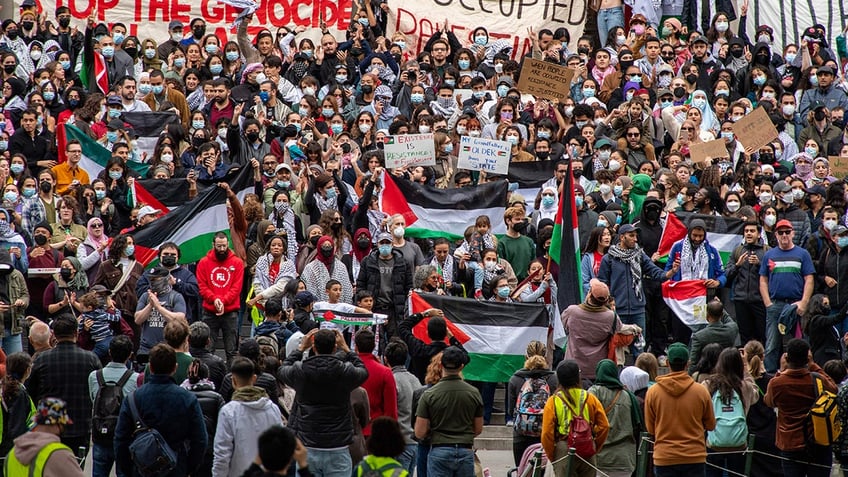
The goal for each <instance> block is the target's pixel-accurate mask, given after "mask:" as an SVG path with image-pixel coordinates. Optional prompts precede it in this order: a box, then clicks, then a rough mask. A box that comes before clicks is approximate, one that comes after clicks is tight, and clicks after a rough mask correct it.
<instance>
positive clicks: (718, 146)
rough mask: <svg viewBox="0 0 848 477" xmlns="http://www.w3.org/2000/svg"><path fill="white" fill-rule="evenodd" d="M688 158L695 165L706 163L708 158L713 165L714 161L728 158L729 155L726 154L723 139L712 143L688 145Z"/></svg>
mask: <svg viewBox="0 0 848 477" xmlns="http://www.w3.org/2000/svg"><path fill="white" fill-rule="evenodd" d="M689 157H691V158H692V162H694V163H696V164H700V163H702V162H704V161H706V160H707V158H708V157H709V158H710V159H713V163H715V162H716V161H715V159H718V158H719V157H730V154H729V153H728V152H727V146H726V145H725V142H724V139H715V140H713V141H708V142H699V143H693V144H690V145H689Z"/></svg>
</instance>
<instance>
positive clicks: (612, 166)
mask: <svg viewBox="0 0 848 477" xmlns="http://www.w3.org/2000/svg"><path fill="white" fill-rule="evenodd" d="M607 168H608V169H609V170H611V171H613V172H615V171H617V170H619V169H621V163H620V162H618V161H617V160H615V159H610V161H609V162H608V163H607Z"/></svg>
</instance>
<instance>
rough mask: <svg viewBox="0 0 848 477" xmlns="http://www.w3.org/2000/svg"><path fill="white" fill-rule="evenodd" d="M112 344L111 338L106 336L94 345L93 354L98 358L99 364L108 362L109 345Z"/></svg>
mask: <svg viewBox="0 0 848 477" xmlns="http://www.w3.org/2000/svg"><path fill="white" fill-rule="evenodd" d="M110 343H112V337H111V336H108V337H106V338H103V339H102V340H100V341H98V342H97V343H95V344H94V349H93V350H92V351H94V354H96V355H97V357H98V358H100V362H101V363H108V362H109V344H110Z"/></svg>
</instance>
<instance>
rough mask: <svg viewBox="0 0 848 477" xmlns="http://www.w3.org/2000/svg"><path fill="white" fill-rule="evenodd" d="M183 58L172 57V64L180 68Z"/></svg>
mask: <svg viewBox="0 0 848 477" xmlns="http://www.w3.org/2000/svg"><path fill="white" fill-rule="evenodd" d="M185 60H186V59H185V58H174V66H176V67H177V68H182V67H183V66H185Z"/></svg>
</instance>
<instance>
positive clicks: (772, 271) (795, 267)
mask: <svg viewBox="0 0 848 477" xmlns="http://www.w3.org/2000/svg"><path fill="white" fill-rule="evenodd" d="M814 273H816V270H815V268H814V267H813V260H812V259H811V258H810V253H809V252H807V250H805V249H804V248H802V247H798V246H793V247H792V248H791V249H789V250H781V249H780V248H778V247H775V248H772V249H769V250H768V251H767V252H766V253H765V255H764V256H763V260H762V262H760V276H763V277H766V278H768V289H769V297H770V298H771V299H772V300H780V301H788V302H793V301H798V300H800V299H801V298H802V297H803V295H804V278H805V277H806V276H807V275H813V274H814Z"/></svg>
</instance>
